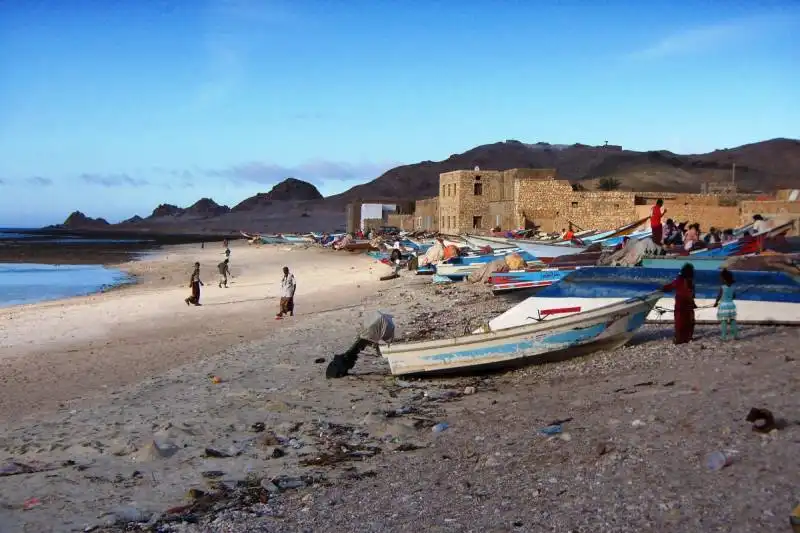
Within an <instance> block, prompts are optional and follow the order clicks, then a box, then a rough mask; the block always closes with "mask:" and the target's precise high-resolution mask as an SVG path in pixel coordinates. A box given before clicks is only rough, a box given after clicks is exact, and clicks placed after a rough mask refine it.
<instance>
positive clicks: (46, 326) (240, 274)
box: [0, 243, 377, 420]
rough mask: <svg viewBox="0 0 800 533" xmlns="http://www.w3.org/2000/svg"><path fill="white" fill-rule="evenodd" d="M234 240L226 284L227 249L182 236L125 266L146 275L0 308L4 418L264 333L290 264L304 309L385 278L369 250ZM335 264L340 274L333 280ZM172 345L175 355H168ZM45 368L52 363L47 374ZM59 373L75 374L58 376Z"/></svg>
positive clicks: (329, 304)
mask: <svg viewBox="0 0 800 533" xmlns="http://www.w3.org/2000/svg"><path fill="white" fill-rule="evenodd" d="M231 249H232V256H231V270H232V272H233V275H234V276H235V278H234V279H232V280H231V285H230V288H228V289H220V288H218V287H217V286H216V278H217V276H216V275H215V273H216V264H217V262H219V261H221V258H222V257H224V256H223V254H222V253H221V249H219V250H218V249H208V248H206V249H200V248H199V247H197V246H196V245H179V246H174V247H164V248H163V249H162V250H161V251H160V253H158V254H155V255H154V256H151V257H148V258H144V259H142V260H134V261H129V262H127V263H123V264H120V265H119V266H118V269H119V270H121V271H123V272H125V273H126V274H127V275H129V276H131V277H133V278H135V279H136V280H137V283H133V284H126V285H121V286H117V287H115V288H113V289H110V290H107V291H104V292H99V293H95V294H92V295H88V296H77V297H72V298H66V299H59V300H49V301H44V302H39V303H30V304H22V305H16V306H11V307H3V308H0V324H3V323H4V324H3V326H5V327H2V328H0V353H1V354H3V355H0V384H2V385H3V386H2V387H0V418H4V419H6V420H10V419H16V418H18V417H20V416H23V417H24V416H29V414H30V413H32V412H36V411H39V410H41V409H52V408H53V407H57V406H58V405H59V403H63V402H65V401H72V400H73V399H74V398H76V397H79V396H83V395H84V394H85V393H87V392H92V391H95V392H96V391H98V390H102V389H103V388H104V387H111V386H114V387H117V386H121V385H123V384H125V383H129V382H130V380H131V379H133V380H136V379H141V378H142V377H143V376H144V375H148V374H149V373H151V372H162V371H165V370H167V369H169V368H172V367H173V366H175V365H178V364H182V363H185V362H187V361H190V360H193V359H195V358H198V357H203V356H209V355H211V354H213V353H216V352H218V351H219V350H223V349H224V348H225V347H226V346H229V345H230V344H231V343H234V344H235V343H238V342H246V341H248V340H251V339H257V338H261V337H262V336H263V332H262V328H263V327H264V326H265V323H266V324H268V326H267V327H268V330H269V329H271V328H272V325H273V324H274V323H275V322H277V321H275V320H274V315H275V312H276V311H277V306H278V299H279V298H278V296H279V282H280V275H281V273H280V268H282V266H283V265H284V263H285V264H288V265H289V266H290V267H294V268H293V270H294V271H295V275H296V276H297V278H298V304H297V312H298V316H301V315H308V314H309V313H312V314H313V313H315V312H316V311H317V309H326V308H336V307H337V305H335V304H336V302H339V301H345V300H346V301H351V300H353V299H354V298H355V297H356V296H355V295H358V297H361V296H362V295H364V294H368V293H369V291H371V290H373V289H374V285H373V283H372V282H373V281H374V282H376V283H377V276H373V275H371V273H370V270H371V269H372V265H371V263H372V260H371V259H369V260H368V258H366V257H365V256H351V255H350V254H343V253H342V254H339V253H336V252H330V251H327V250H318V249H313V248H310V249H308V250H305V249H281V248H280V247H275V248H274V249H270V248H268V247H259V248H255V247H252V248H250V247H247V246H246V245H243V243H242V244H239V243H232V246H231ZM295 258H296V259H295ZM195 260H199V261H201V263H202V265H203V266H202V267H201V275H202V278H203V281H204V282H205V283H206V287H204V288H203V291H202V297H201V302H202V303H203V304H204V305H203V306H201V307H194V306H192V307H187V306H186V305H185V303H184V302H183V300H184V298H185V297H186V296H188V292H189V289H188V287H187V281H188V278H189V274H190V272H191V265H192V264H193V263H194V261H195ZM297 261H300V263H298V264H297V266H296V267H295V264H294V263H295V262H297ZM319 265H327V266H328V268H327V269H320V268H319ZM326 272H330V273H331V274H332V276H331V277H333V278H335V279H328V278H329V276H328V275H326ZM342 289H346V290H347V292H345V293H342V292H341V291H342ZM212 332H213V334H212ZM162 353H169V354H170V355H169V357H166V358H164V357H162V355H161V354H162ZM139 357H144V360H146V362H145V361H144V360H143V361H140V362H143V363H144V364H142V365H137V368H135V369H134V368H132V369H131V370H133V372H129V373H130V374H131V375H127V373H126V372H122V373H120V371H121V370H122V368H121V367H119V364H120V363H123V364H124V361H133V360H136V359H137V358H139ZM139 366H141V368H139ZM105 367H108V371H105V370H103V368H105ZM45 368H50V369H51V370H52V372H51V371H49V370H48V373H47V374H45V375H41V372H42V371H44V369H45ZM59 373H61V374H62V377H63V376H64V375H66V376H69V378H68V379H55V377H51V374H59ZM32 375H38V376H40V378H44V380H45V381H46V382H47V383H48V386H47V387H46V389H47V390H46V391H45V390H29V388H28V387H27V383H29V382H30V379H31V377H30V376H32ZM104 376H105V377H104ZM40 383H41V379H40Z"/></svg>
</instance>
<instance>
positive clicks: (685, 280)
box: [650, 198, 766, 344]
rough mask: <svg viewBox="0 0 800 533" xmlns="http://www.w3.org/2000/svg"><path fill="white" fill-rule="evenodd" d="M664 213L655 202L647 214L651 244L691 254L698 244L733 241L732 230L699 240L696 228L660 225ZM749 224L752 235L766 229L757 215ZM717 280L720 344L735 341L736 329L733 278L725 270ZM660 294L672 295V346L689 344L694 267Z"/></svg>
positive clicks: (683, 271) (712, 231) (668, 223)
mask: <svg viewBox="0 0 800 533" xmlns="http://www.w3.org/2000/svg"><path fill="white" fill-rule="evenodd" d="M666 213H667V210H666V209H665V208H664V200H662V199H660V198H659V199H658V200H657V201H656V203H655V205H654V206H653V208H652V211H651V214H650V229H651V230H652V238H653V242H655V243H656V244H658V245H667V246H681V245H682V246H683V248H684V249H685V250H691V249H693V248H695V247H696V246H698V245H700V243H705V244H706V245H709V244H717V243H722V244H724V243H726V242H730V241H733V240H735V236H734V234H733V230H732V229H726V230H725V231H723V232H720V231H719V230H718V229H717V228H714V227H712V228H711V229H709V231H708V233H707V234H706V235H705V236H703V237H702V239H701V233H700V225H699V224H689V225H688V226H687V224H686V223H685V222H684V223H682V224H677V225H676V224H675V221H673V220H672V219H671V218H670V219H667V221H666V222H665V223H663V224H662V222H661V220H662V218H663V216H664V215H665V214H666ZM753 220H754V224H753V230H754V231H755V232H756V233H761V232H762V231H764V230H765V229H766V222H765V221H764V219H763V217H762V216H761V215H755V216H754V217H753ZM759 224H761V226H759ZM720 280H721V284H720V289H719V291H718V293H717V298H716V301H715V302H714V307H716V308H717V319H718V320H719V321H720V329H721V334H722V340H730V339H738V338H739V328H738V326H737V324H736V303H735V302H734V298H735V291H734V289H733V284H734V278H733V274H731V272H730V271H729V270H728V269H722V271H721V272H720ZM662 290H664V291H665V292H673V291H674V292H675V310H674V313H675V339H674V342H675V344H684V343H687V342H690V341H691V340H692V337H693V336H694V326H695V314H694V311H695V309H697V304H696V303H695V301H694V298H695V289H694V266H692V264H691V263H687V264H685V265H684V266H683V268H681V270H680V272H679V274H678V277H677V278H675V280H674V281H672V282H671V283H668V284H667V285H665V286H664V287H662Z"/></svg>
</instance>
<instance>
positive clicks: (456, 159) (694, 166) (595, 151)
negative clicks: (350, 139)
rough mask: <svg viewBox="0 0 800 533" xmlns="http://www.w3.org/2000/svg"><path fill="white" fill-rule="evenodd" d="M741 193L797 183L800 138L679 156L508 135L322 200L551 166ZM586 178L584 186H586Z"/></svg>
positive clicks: (651, 185)
mask: <svg viewBox="0 0 800 533" xmlns="http://www.w3.org/2000/svg"><path fill="white" fill-rule="evenodd" d="M733 163H736V184H737V186H738V187H739V188H740V189H741V190H743V191H755V190H762V191H768V190H774V189H778V188H790V187H800V141H798V140H794V139H772V140H769V141H762V142H758V143H754V144H747V145H744V146H739V147H737V148H730V149H725V150H715V151H714V152H711V153H708V154H693V155H679V154H674V153H672V152H668V151H665V150H659V151H649V152H636V151H632V150H623V149H622V148H621V147H618V146H608V147H604V146H587V145H582V144H573V145H550V144H547V143H536V144H523V143H521V142H519V141H515V140H508V141H505V142H498V143H494V144H486V145H482V146H478V147H476V148H472V149H471V150H467V151H466V152H464V153H461V154H454V155H451V156H450V157H449V158H447V159H445V160H444V161H437V162H434V161H422V162H421V163H416V164H413V165H404V166H400V167H396V168H393V169H391V170H389V171H387V172H386V173H384V174H383V175H381V176H380V177H378V178H376V179H374V180H372V181H370V182H369V183H365V184H363V185H357V186H355V187H353V188H352V189H349V190H348V191H346V192H344V193H341V194H339V195H336V196H334V197H331V198H328V199H327V200H330V201H339V202H343V201H352V200H357V199H362V200H388V199H419V198H427V197H431V196H436V195H437V194H438V191H439V174H441V173H443V172H450V171H452V170H469V169H472V168H474V167H475V166H479V167H480V168H484V169H487V170H489V169H490V170H508V169H511V168H555V169H557V172H558V176H559V177H560V178H562V179H568V180H570V181H573V182H580V181H591V180H598V179H600V178H604V177H614V178H616V179H618V180H619V181H620V183H621V188H622V189H623V190H639V191H670V192H699V191H700V185H701V183H703V182H706V181H727V180H730V179H731V167H732V164H733ZM592 185H593V184H592V183H587V184H586V186H587V187H588V188H592Z"/></svg>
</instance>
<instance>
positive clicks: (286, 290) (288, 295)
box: [275, 267, 297, 320]
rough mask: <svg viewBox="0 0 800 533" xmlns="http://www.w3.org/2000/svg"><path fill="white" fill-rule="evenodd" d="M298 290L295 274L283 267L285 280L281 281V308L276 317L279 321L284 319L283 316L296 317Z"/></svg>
mask: <svg viewBox="0 0 800 533" xmlns="http://www.w3.org/2000/svg"><path fill="white" fill-rule="evenodd" d="M296 289H297V283H296V282H295V280H294V274H292V273H291V272H289V267H283V279H282V280H281V308H280V311H279V312H278V314H277V316H276V317H275V318H276V319H277V320H280V319H281V318H283V315H287V314H288V315H289V316H294V291H295V290H296Z"/></svg>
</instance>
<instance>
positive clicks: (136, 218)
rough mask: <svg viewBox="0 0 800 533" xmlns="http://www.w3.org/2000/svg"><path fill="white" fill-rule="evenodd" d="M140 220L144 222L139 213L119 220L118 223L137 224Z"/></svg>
mask: <svg viewBox="0 0 800 533" xmlns="http://www.w3.org/2000/svg"><path fill="white" fill-rule="evenodd" d="M140 222H144V219H143V218H142V217H140V216H139V215H133V216H132V217H131V218H128V219H126V220H123V221H122V222H120V224H139V223H140Z"/></svg>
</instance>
